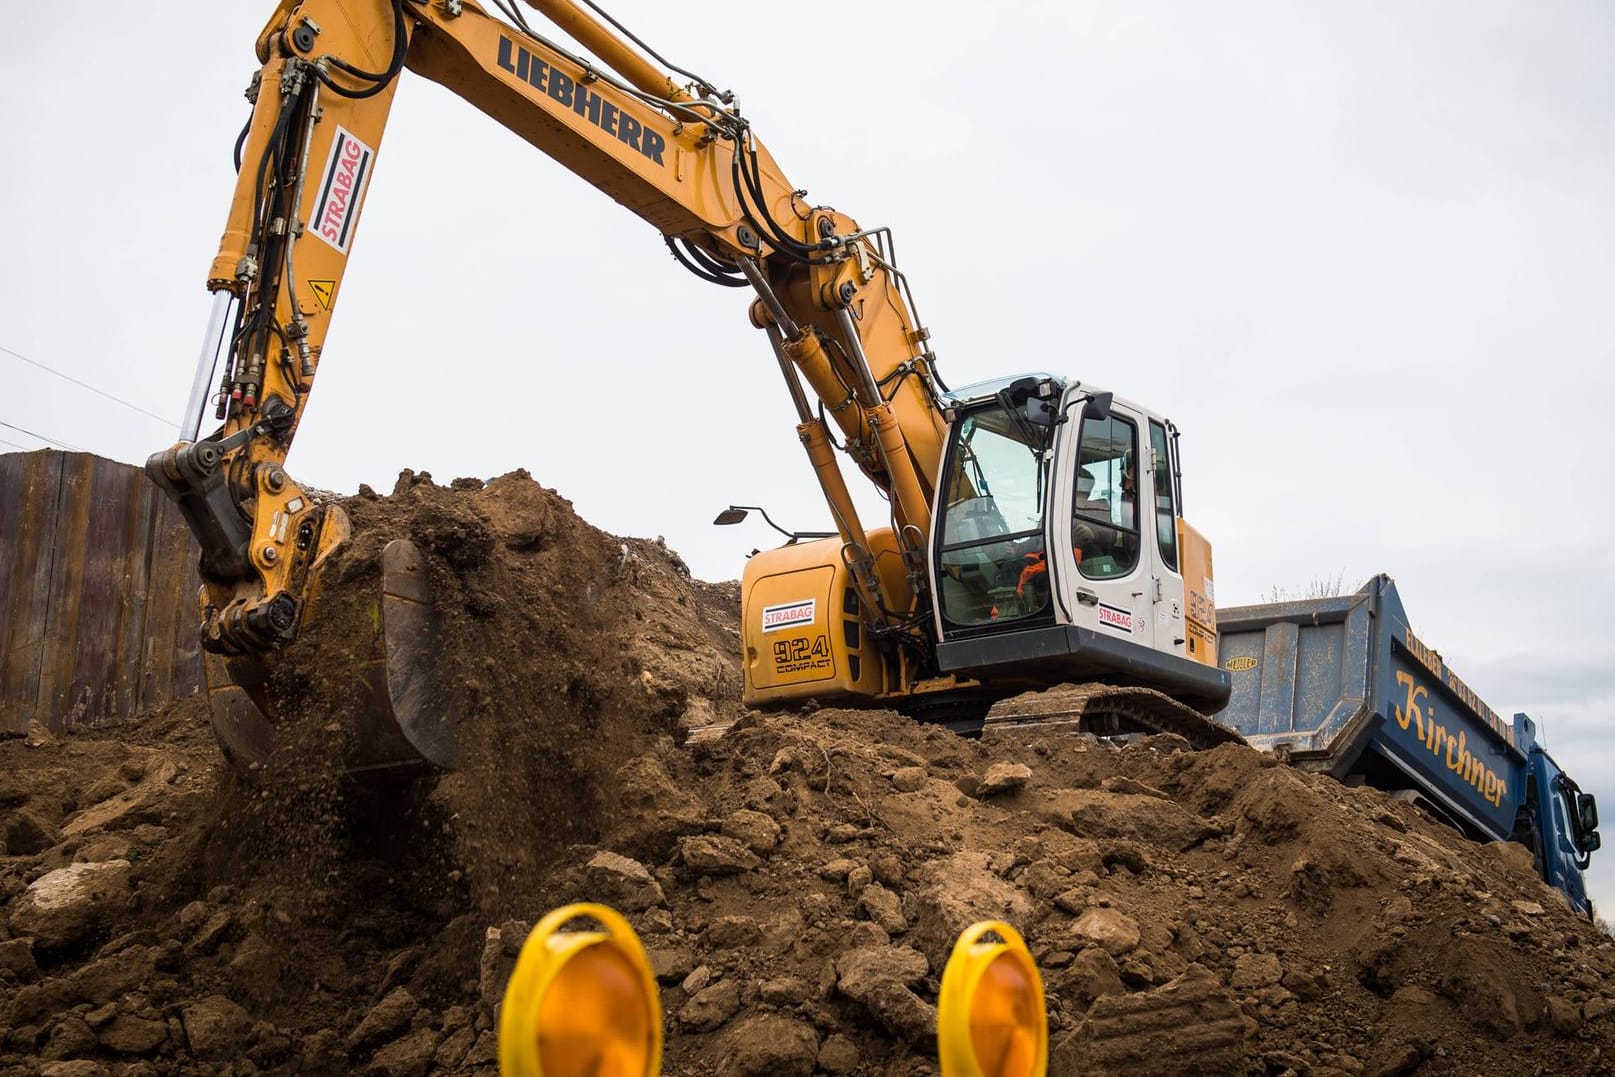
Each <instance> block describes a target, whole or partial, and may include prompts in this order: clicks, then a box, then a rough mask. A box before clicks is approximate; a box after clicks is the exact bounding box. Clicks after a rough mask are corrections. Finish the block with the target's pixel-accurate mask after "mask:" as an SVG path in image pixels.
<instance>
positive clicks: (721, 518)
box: [712, 505, 746, 527]
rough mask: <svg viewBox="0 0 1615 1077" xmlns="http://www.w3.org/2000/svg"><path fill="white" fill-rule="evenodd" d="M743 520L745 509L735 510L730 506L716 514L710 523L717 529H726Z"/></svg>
mask: <svg viewBox="0 0 1615 1077" xmlns="http://www.w3.org/2000/svg"><path fill="white" fill-rule="evenodd" d="M745 518H746V510H745V509H740V508H736V507H735V506H733V505H730V506H729V507H728V508H726V509H724V510H723V511H722V512H720V513H718V516H717V519H715V520H713V521H712V522H713V524H715V525H716V526H718V527H726V526H728V525H729V524H738V523H739V522H740V521H741V520H744V519H745Z"/></svg>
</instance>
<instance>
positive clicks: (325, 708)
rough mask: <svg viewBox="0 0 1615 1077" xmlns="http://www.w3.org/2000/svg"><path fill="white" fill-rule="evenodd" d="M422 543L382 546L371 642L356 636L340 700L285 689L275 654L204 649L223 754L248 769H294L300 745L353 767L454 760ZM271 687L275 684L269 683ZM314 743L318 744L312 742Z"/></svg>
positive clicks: (446, 764) (420, 766) (417, 767)
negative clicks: (335, 743) (231, 653)
mask: <svg viewBox="0 0 1615 1077" xmlns="http://www.w3.org/2000/svg"><path fill="white" fill-rule="evenodd" d="M430 597H431V596H430V593H429V588H428V583H427V574H426V564H425V560H424V559H423V558H422V556H421V552H420V550H419V549H417V548H416V546H415V544H414V543H412V542H410V541H409V540H408V539H394V540H393V541H392V542H389V543H388V544H387V546H386V547H385V549H384V550H383V552H382V555H381V579H380V590H379V593H378V594H376V596H375V598H374V600H373V601H374V606H373V608H372V609H371V610H370V615H369V617H368V618H367V620H368V622H369V625H370V627H371V629H372V631H371V633H370V636H371V638H370V639H369V640H368V641H365V640H359V641H352V642H353V646H352V648H351V650H348V651H346V652H345V653H346V655H347V656H348V657H347V664H348V668H347V669H346V670H345V671H342V672H341V674H340V675H339V676H337V677H335V678H331V679H329V680H328V681H327V682H326V683H327V684H338V685H341V686H342V693H341V694H342V695H344V696H345V697H347V698H343V699H336V700H332V699H321V700H319V701H317V702H316V703H315V705H314V706H310V705H309V704H310V701H309V700H308V699H307V698H306V697H304V696H302V695H300V694H299V693H298V692H296V691H288V690H287V686H286V685H285V684H284V683H283V682H284V680H285V677H284V676H283V671H282V670H281V669H280V668H279V667H280V657H279V656H278V655H277V654H274V653H271V654H269V655H253V656H233V657H228V658H226V657H223V656H219V655H213V654H209V655H207V657H206V663H205V666H206V675H207V691H208V703H209V705H210V708H211V710H212V718H213V732H214V734H215V735H216V736H217V737H218V741H219V746H220V747H221V748H222V749H223V751H224V755H225V757H226V758H227V759H228V760H229V761H230V763H231V764H232V765H233V766H234V767H235V768H236V769H237V770H238V771H242V772H246V773H249V774H263V773H266V772H267V774H268V775H269V776H271V777H275V776H295V775H296V774H297V773H299V772H300V771H301V770H302V769H303V767H302V766H301V764H303V763H306V762H307V760H306V759H300V758H299V751H300V750H301V749H308V750H310V751H314V752H317V753H318V758H319V761H320V762H321V763H322V764H328V763H329V762H330V758H331V755H332V751H331V747H330V744H329V741H330V739H331V738H332V737H333V736H334V737H335V738H337V739H338V741H339V747H338V750H337V751H336V752H335V755H336V760H337V762H338V765H339V766H340V767H341V768H342V769H343V770H346V771H347V772H349V773H355V772H379V771H393V772H399V771H411V770H413V771H420V772H429V771H431V770H434V769H453V768H454V767H455V765H456V763H457V762H458V758H459V753H458V751H457V746H456V743H455V739H454V736H453V720H452V719H453V710H454V708H453V705H452V701H451V699H450V697H449V695H448V694H447V693H446V692H444V691H442V690H441V686H440V684H439V680H438V676H437V672H438V667H437V662H438V656H439V653H440V648H439V625H438V620H437V617H436V615H435V614H434V612H433V609H432V604H431V601H430ZM271 689H274V690H271ZM311 742H317V743H311Z"/></svg>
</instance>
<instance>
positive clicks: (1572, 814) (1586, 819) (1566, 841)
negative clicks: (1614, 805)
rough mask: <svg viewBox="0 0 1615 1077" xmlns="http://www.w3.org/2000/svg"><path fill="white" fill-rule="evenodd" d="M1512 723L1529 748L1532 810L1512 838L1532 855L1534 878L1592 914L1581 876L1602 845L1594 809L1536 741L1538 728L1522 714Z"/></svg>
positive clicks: (1594, 804) (1523, 815)
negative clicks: (1560, 891)
mask: <svg viewBox="0 0 1615 1077" xmlns="http://www.w3.org/2000/svg"><path fill="white" fill-rule="evenodd" d="M1514 722H1515V726H1516V728H1519V727H1521V726H1523V727H1524V728H1523V729H1521V733H1522V735H1523V736H1524V737H1529V741H1528V743H1530V744H1531V750H1530V754H1529V762H1528V763H1527V773H1528V775H1529V777H1528V779H1527V783H1526V799H1527V801H1528V803H1529V804H1530V805H1532V807H1531V808H1530V810H1527V811H1522V812H1521V813H1520V819H1519V822H1518V824H1517V825H1516V827H1515V832H1514V834H1513V839H1514V840H1515V841H1518V842H1520V843H1521V844H1523V845H1524V846H1525V847H1526V848H1527V849H1530V850H1531V855H1532V858H1533V859H1534V861H1535V863H1536V870H1537V874H1538V875H1540V876H1542V878H1543V880H1544V881H1545V882H1546V883H1547V884H1548V885H1549V886H1556V887H1558V888H1559V889H1560V890H1562V891H1564V894H1565V896H1566V897H1568V898H1569V899H1570V903H1571V904H1572V905H1574V906H1576V907H1577V908H1578V909H1587V910H1591V908H1592V903H1591V901H1590V900H1589V899H1588V897H1587V889H1586V886H1585V884H1584V883H1583V881H1582V877H1581V873H1582V872H1583V871H1585V870H1587V865H1588V864H1589V863H1591V861H1592V854H1593V853H1594V852H1596V851H1597V850H1598V848H1599V847H1600V845H1601V844H1602V840H1601V839H1600V838H1599V836H1598V804H1597V802H1596V801H1595V800H1594V799H1593V797H1592V794H1590V793H1583V792H1582V791H1581V789H1580V788H1579V787H1578V786H1577V785H1576V783H1575V782H1574V781H1572V780H1571V778H1570V775H1568V774H1566V773H1565V772H1564V771H1563V770H1561V769H1559V764H1558V763H1555V762H1554V760H1553V757H1552V756H1551V755H1549V754H1548V753H1547V751H1546V750H1544V749H1543V748H1542V746H1541V745H1540V744H1539V743H1538V742H1537V740H1536V723H1534V722H1533V721H1531V719H1530V718H1528V717H1526V716H1525V715H1523V714H1516V715H1515V716H1514ZM1536 820H1542V821H1543V825H1538V824H1537V823H1536Z"/></svg>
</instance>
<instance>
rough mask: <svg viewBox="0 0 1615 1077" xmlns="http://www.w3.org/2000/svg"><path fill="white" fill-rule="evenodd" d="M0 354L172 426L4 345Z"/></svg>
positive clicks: (170, 423)
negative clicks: (3, 353)
mask: <svg viewBox="0 0 1615 1077" xmlns="http://www.w3.org/2000/svg"><path fill="white" fill-rule="evenodd" d="M0 352H5V353H6V354H7V355H9V356H12V357H13V358H16V359H21V360H22V361H23V362H25V363H27V364H28V365H29V366H37V367H38V368H39V369H40V370H43V371H45V372H46V373H47V374H55V375H56V376H57V377H58V378H61V379H62V380H63V381H70V382H72V383H73V384H74V385H77V386H79V387H80V388H84V389H88V390H89V391H90V392H92V393H95V394H96V395H97V396H104V397H106V398H107V399H108V400H110V401H112V402H113V403H114V404H122V405H123V406H124V407H126V408H128V409H129V410H130V411H138V412H140V414H142V415H145V416H147V417H148V418H152V419H156V420H157V421H158V422H160V423H167V424H168V425H169V426H173V425H174V420H172V419H165V418H163V416H161V415H158V414H157V413H156V412H154V411H147V410H146V409H145V408H143V407H141V406H140V405H139V404H131V403H129V401H127V400H125V399H123V398H122V397H117V396H113V395H112V394H111V393H109V392H107V391H105V390H104V389H97V388H96V387H95V386H93V385H91V384H90V383H89V382H84V381H79V380H78V379H77V378H75V377H73V376H72V375H71V374H63V373H62V372H61V371H60V370H57V369H56V368H55V367H49V366H46V365H45V364H44V363H41V362H39V361H38V360H35V359H30V358H28V357H27V356H26V355H24V354H22V353H21V352H16V351H12V350H11V349H10V348H7V347H5V346H4V345H0ZM43 440H49V439H48V438H47V439H43Z"/></svg>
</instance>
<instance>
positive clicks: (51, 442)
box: [0, 419, 88, 452]
mask: <svg viewBox="0 0 1615 1077" xmlns="http://www.w3.org/2000/svg"><path fill="white" fill-rule="evenodd" d="M0 426H3V427H5V428H6V429H7V430H15V431H16V432H17V433H19V434H27V435H28V436H29V437H31V438H38V439H39V440H40V441H43V442H45V443H46V444H48V445H59V446H61V447H62V448H64V449H70V450H72V451H73V452H86V451H88V450H86V449H81V448H79V447H78V446H77V445H72V444H69V443H68V442H65V441H57V440H56V439H55V438H48V437H46V436H45V435H44V434H36V433H34V432H33V431H32V430H24V429H23V428H22V427H20V426H12V425H11V424H10V423H8V422H6V421H5V420H4V419H0ZM7 444H10V442H7ZM21 447H22V446H20V445H19V446H18V448H21Z"/></svg>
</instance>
